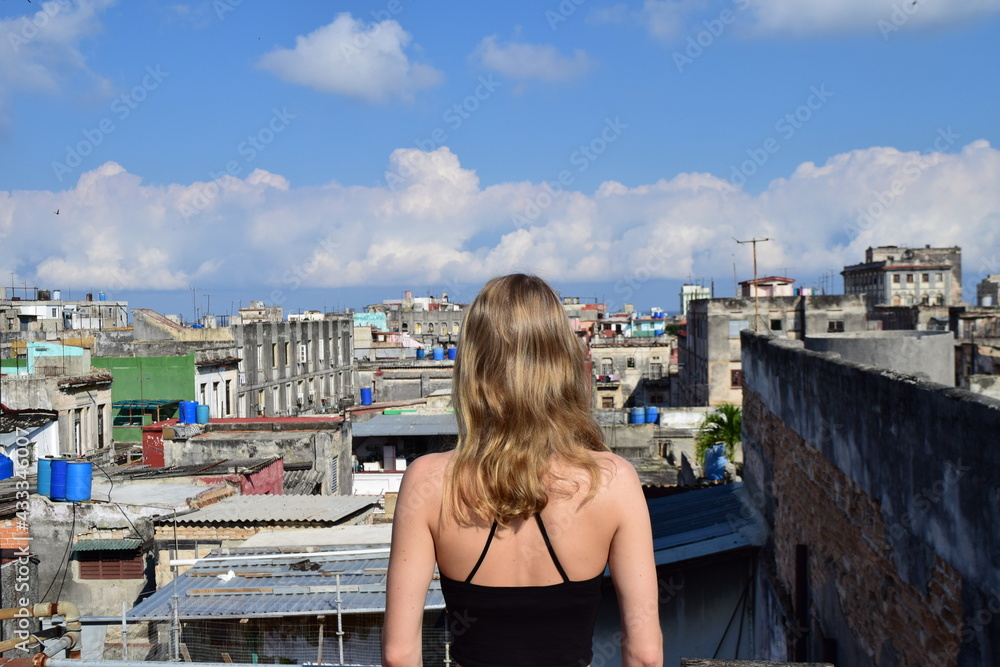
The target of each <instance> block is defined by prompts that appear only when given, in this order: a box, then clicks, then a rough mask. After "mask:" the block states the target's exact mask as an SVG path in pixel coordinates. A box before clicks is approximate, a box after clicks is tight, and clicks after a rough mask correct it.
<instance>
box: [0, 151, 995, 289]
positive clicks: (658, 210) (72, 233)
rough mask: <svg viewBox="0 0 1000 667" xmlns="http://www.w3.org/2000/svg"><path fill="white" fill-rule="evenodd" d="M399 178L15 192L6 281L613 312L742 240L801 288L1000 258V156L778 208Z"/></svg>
mask: <svg viewBox="0 0 1000 667" xmlns="http://www.w3.org/2000/svg"><path fill="white" fill-rule="evenodd" d="M956 148H957V147H956ZM388 168H389V169H392V170H396V172H397V173H399V174H402V175H403V180H402V181H401V182H399V183H397V184H395V187H394V188H390V187H364V186H347V185H342V184H339V183H336V182H331V183H328V184H326V185H323V186H310V187H293V186H292V185H291V184H289V182H288V181H287V180H286V179H285V178H283V177H282V176H280V175H278V174H273V173H269V172H266V171H263V170H256V171H254V172H253V173H252V174H250V175H248V176H247V177H246V179H239V178H229V179H225V180H222V181H219V182H215V183H200V182H196V183H191V184H171V185H155V184H148V183H144V182H143V180H142V178H141V177H140V176H139V175H135V174H130V173H128V172H127V171H126V170H125V169H123V168H122V167H121V166H120V165H117V164H115V163H113V162H109V163H106V164H104V165H102V166H101V167H99V168H97V169H95V170H93V171H89V172H86V173H84V174H82V175H81V176H80V178H79V180H78V182H77V183H76V185H75V186H74V187H72V188H70V189H68V190H65V191H60V192H47V191H13V192H2V191H0V275H8V274H9V272H12V271H13V272H14V273H15V274H16V276H17V277H18V280H27V281H29V282H31V283H32V284H38V285H40V286H47V287H52V288H76V287H80V288H94V289H104V290H105V291H106V292H110V293H113V292H114V291H115V290H116V289H126V288H128V289H142V288H146V289H178V288H183V287H185V286H187V285H190V284H195V283H197V284H198V285H200V286H203V287H211V286H214V285H221V286H229V285H247V286H259V285H262V284H266V285H269V286H272V287H273V288H274V289H280V290H294V289H296V288H297V287H298V286H300V285H303V286H311V287H343V286H356V285H372V284H406V283H409V284H414V283H416V284H444V285H452V286H456V285H462V284H474V283H476V282H477V281H478V282H482V281H484V280H485V279H487V278H489V277H490V276H493V275H497V274H501V273H506V272H509V271H512V270H526V271H531V272H536V273H539V274H541V275H543V276H545V277H546V278H549V279H551V280H557V281H559V282H560V283H573V282H593V281H594V280H595V279H599V280H602V281H606V282H607V283H609V284H610V286H611V289H613V291H614V293H613V294H609V295H608V298H609V299H611V300H616V301H618V302H624V301H627V300H628V299H629V298H631V294H632V290H634V289H637V288H638V286H639V285H641V284H642V283H644V282H645V281H648V280H649V279H652V278H667V279H683V278H687V277H688V276H691V275H694V276H704V277H708V276H715V277H716V279H717V280H718V281H719V282H720V284H728V281H729V280H730V279H731V277H732V274H733V262H734V261H736V263H737V264H738V268H739V271H740V275H741V277H746V276H747V275H749V272H750V270H751V269H750V255H749V252H748V251H745V249H743V248H742V247H737V246H736V245H735V244H734V243H733V240H732V238H733V237H736V238H749V237H751V236H766V237H769V238H770V239H771V241H769V242H768V243H765V244H762V245H761V246H759V247H758V261H759V264H760V268H761V270H762V271H764V272H767V273H779V272H780V273H784V272H785V271H786V270H787V272H788V273H790V274H791V277H793V278H794V277H796V275H798V276H799V277H800V278H801V277H803V274H806V275H809V276H815V275H817V274H819V273H821V272H822V271H825V270H831V269H832V270H838V271H839V270H840V269H841V268H842V267H843V266H844V265H846V264H854V263H857V262H858V261H861V259H862V258H863V257H864V250H865V248H867V247H868V246H871V245H884V244H892V243H895V244H900V245H901V244H908V243H912V244H924V243H929V244H932V245H959V246H962V247H963V255H964V267H965V278H966V285H969V284H970V281H971V282H974V281H975V280H977V279H978V278H979V277H980V274H982V273H984V272H985V271H986V270H987V269H988V268H989V267H990V266H991V264H990V262H995V261H996V257H997V252H998V247H1000V190H998V189H997V188H996V183H998V182H1000V151H998V150H997V149H995V148H993V147H991V146H990V145H989V144H988V143H987V142H985V141H982V140H980V141H973V142H972V143H969V144H968V145H966V146H965V147H964V148H962V149H961V150H958V151H957V152H954V153H928V154H922V153H917V152H901V151H899V150H897V149H895V148H889V147H874V148H867V149H862V150H856V151H852V152H850V153H844V154H840V155H835V156H833V157H831V158H830V159H829V160H827V161H826V162H825V163H823V164H813V163H804V164H802V165H800V166H799V167H798V168H797V169H796V170H795V171H794V172H793V173H792V174H790V175H789V176H788V177H786V178H780V179H776V180H774V181H773V182H771V183H770V184H769V186H768V187H767V188H766V189H765V190H764V191H763V192H761V193H760V194H750V193H747V192H744V191H742V190H739V189H736V188H734V187H733V186H732V185H731V184H730V183H729V182H728V181H726V180H724V178H720V177H716V176H713V175H711V174H679V175H677V176H675V177H674V178H672V179H669V180H660V181H657V182H655V183H650V184H646V185H640V186H635V187H627V186H625V185H623V184H621V183H617V182H614V181H609V182H606V183H604V184H602V185H601V186H600V187H599V188H598V190H597V191H596V192H593V193H584V192H577V191H572V190H567V191H564V192H562V193H561V194H558V195H557V196H555V197H553V196H552V194H551V191H550V190H549V189H547V188H546V186H545V185H544V184H540V183H530V182H517V183H511V182H507V183H497V184H494V185H486V186H484V185H483V184H481V183H480V181H479V179H478V177H477V176H476V174H475V172H473V171H472V170H470V169H468V168H466V167H463V166H462V165H461V164H460V162H459V160H458V158H457V157H456V156H455V155H454V154H453V153H452V152H451V151H450V150H448V149H447V148H445V147H442V148H439V149H437V150H436V151H433V152H431V153H423V152H421V151H418V150H415V149H399V150H397V151H395V152H393V154H392V156H391V158H390V164H389V165H388ZM56 209H59V211H60V214H59V215H55V214H54V213H53V212H54V211H55V210H56ZM149 239H156V242H155V244H152V243H150V242H149ZM26 249H30V251H28V250H26ZM984 267H985V268H984ZM989 270H991V271H992V272H994V273H996V272H997V271H998V270H997V269H996V268H995V266H994V267H993V268H992V269H989ZM449 291H452V292H455V291H457V290H456V288H455V287H452V288H451V289H450V290H449ZM462 296H463V297H471V296H472V295H471V294H463V295H462Z"/></svg>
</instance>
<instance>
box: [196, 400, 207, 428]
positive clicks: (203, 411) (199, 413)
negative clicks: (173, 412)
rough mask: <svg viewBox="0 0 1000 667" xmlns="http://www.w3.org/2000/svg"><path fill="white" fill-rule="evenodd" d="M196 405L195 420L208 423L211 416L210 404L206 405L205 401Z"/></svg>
mask: <svg viewBox="0 0 1000 667" xmlns="http://www.w3.org/2000/svg"><path fill="white" fill-rule="evenodd" d="M196 405H197V407H196V408H195V420H196V421H197V423H199V424H207V423H208V417H209V410H208V406H207V405H205V404H204V403H198V404H196Z"/></svg>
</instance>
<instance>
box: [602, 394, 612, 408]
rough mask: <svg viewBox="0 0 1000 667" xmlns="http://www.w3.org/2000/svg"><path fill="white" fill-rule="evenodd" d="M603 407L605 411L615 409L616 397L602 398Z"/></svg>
mask: <svg viewBox="0 0 1000 667" xmlns="http://www.w3.org/2000/svg"><path fill="white" fill-rule="evenodd" d="M601 407H602V408H603V409H605V410H614V409H615V397H614V396H601Z"/></svg>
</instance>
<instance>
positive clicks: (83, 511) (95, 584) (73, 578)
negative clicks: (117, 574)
mask: <svg viewBox="0 0 1000 667" xmlns="http://www.w3.org/2000/svg"><path fill="white" fill-rule="evenodd" d="M29 511H30V513H31V518H30V522H29V531H30V534H31V546H32V550H33V551H34V552H35V553H37V554H38V556H39V559H40V562H39V565H38V576H39V579H40V580H41V582H42V583H43V589H42V590H43V591H44V587H47V586H48V583H49V582H52V581H55V582H56V584H55V585H54V586H53V587H52V589H51V591H50V592H49V595H48V597H46V598H45V599H44V600H37V599H36V600H37V601H39V602H54V601H55V600H56V595H57V594H58V593H59V591H60V588H61V591H62V592H61V595H60V597H59V599H63V600H72V601H73V602H76V603H77V604H78V605H79V607H80V613H81V614H82V615H84V616H117V615H120V614H121V609H122V603H123V602H124V603H126V604H127V605H128V607H129V608H131V607H132V606H133V605H134V604H135V603H136V601H137V599H138V597H139V595H140V594H141V593H142V592H143V591H147V592H152V590H153V586H154V581H153V562H152V559H153V556H152V555H151V554H147V560H146V578H144V579H109V580H84V579H80V574H79V564H78V563H77V561H76V560H75V559H74V558H73V556H72V554H69V556H67V555H66V554H67V552H66V545H67V544H69V543H71V542H72V541H73V540H74V538H75V539H111V538H120V537H125V536H129V537H132V536H135V533H134V529H133V526H134V527H135V530H138V531H139V534H138V537H139V538H140V539H143V540H152V537H153V527H152V523H151V522H150V519H149V517H151V516H152V515H154V514H158V513H162V512H164V510H163V509H162V508H155V507H139V506H136V505H125V504H121V507H119V506H118V505H112V504H107V503H56V502H52V501H51V500H49V499H48V498H46V497H44V496H39V495H33V496H31V500H30V510H29ZM125 513H127V514H128V519H126V517H125ZM74 514H75V519H74ZM129 520H131V523H129ZM67 568H68V572H67ZM64 576H65V584H62V581H63V577H64ZM57 577H58V578H57Z"/></svg>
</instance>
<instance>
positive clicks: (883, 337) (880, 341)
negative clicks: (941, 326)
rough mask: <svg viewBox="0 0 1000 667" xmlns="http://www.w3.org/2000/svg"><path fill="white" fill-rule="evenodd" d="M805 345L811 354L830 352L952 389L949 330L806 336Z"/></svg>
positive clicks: (952, 343)
mask: <svg viewBox="0 0 1000 667" xmlns="http://www.w3.org/2000/svg"><path fill="white" fill-rule="evenodd" d="M805 344H806V349H807V350H812V351H814V352H834V353H836V354H839V355H840V356H841V357H843V358H844V359H846V360H847V361H854V362H857V363H859V364H867V365H869V366H875V367H877V368H887V369H890V370H894V371H897V372H899V373H906V374H909V375H918V376H919V375H922V376H926V378H927V379H929V380H930V381H931V382H937V383H938V384H943V385H947V386H949V387H954V386H955V337H954V335H953V334H952V333H951V332H950V331H865V332H857V333H853V332H852V333H841V334H810V335H808V336H806V339H805Z"/></svg>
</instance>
